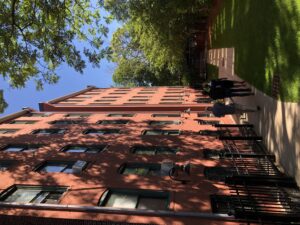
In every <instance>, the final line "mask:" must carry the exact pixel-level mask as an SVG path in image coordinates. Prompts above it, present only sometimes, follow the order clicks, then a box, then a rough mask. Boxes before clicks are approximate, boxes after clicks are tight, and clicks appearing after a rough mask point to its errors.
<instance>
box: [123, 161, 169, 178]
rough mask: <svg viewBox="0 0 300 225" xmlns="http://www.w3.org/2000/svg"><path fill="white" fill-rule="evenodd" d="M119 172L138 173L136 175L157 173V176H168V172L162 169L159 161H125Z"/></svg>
mask: <svg viewBox="0 0 300 225" xmlns="http://www.w3.org/2000/svg"><path fill="white" fill-rule="evenodd" d="M119 172H120V173H121V174H125V175H127V174H136V175H142V176H146V175H155V176H167V175H168V173H166V172H164V173H163V171H162V170H161V165H160V164H159V163H124V164H123V165H122V166H121V167H120V169H119Z"/></svg>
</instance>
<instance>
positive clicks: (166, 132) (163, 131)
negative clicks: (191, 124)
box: [142, 129, 182, 136]
mask: <svg viewBox="0 0 300 225" xmlns="http://www.w3.org/2000/svg"><path fill="white" fill-rule="evenodd" d="M149 131H153V132H156V131H159V132H161V134H150V135H149V134H147V132H149ZM173 131H176V132H177V134H173V135H172V134H169V132H173ZM181 134H182V132H181V131H180V130H169V129H168V130H164V129H147V130H143V131H142V136H156V135H163V136H178V135H181Z"/></svg>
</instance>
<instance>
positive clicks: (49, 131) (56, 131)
mask: <svg viewBox="0 0 300 225" xmlns="http://www.w3.org/2000/svg"><path fill="white" fill-rule="evenodd" d="M65 132H66V129H38V130H34V131H33V132H32V134H47V135H48V134H64V133H65Z"/></svg>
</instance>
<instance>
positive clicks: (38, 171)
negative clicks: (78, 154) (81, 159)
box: [33, 160, 89, 174]
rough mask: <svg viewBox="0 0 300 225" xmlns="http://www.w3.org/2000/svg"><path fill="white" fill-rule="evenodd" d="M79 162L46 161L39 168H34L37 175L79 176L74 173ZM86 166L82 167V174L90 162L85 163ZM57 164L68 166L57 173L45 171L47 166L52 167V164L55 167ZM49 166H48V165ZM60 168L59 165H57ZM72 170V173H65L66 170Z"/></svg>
mask: <svg viewBox="0 0 300 225" xmlns="http://www.w3.org/2000/svg"><path fill="white" fill-rule="evenodd" d="M76 162H77V160H72V161H66V160H61V161H60V160H45V161H43V162H41V163H39V164H38V165H37V166H35V167H34V169H33V171H34V172H37V173H42V174H43V173H65V174H78V173H74V171H73V166H74V165H75V163H76ZM85 162H86V164H85V165H84V166H83V167H82V170H81V172H80V173H82V172H84V170H85V169H86V168H87V167H88V165H89V162H87V161H85ZM55 163H57V164H61V165H62V164H66V166H65V168H63V169H62V170H61V171H55V172H49V171H43V169H44V168H45V167H46V166H51V164H53V165H52V166H55ZM47 164H48V165H47ZM56 166H58V165H56ZM68 169H71V170H72V172H65V171H66V170H68Z"/></svg>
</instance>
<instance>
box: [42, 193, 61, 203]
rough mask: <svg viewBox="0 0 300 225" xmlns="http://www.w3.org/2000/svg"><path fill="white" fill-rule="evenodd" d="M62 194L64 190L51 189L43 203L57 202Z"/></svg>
mask: <svg viewBox="0 0 300 225" xmlns="http://www.w3.org/2000/svg"><path fill="white" fill-rule="evenodd" d="M62 194H63V192H55V191H51V192H50V193H49V194H48V195H47V197H46V198H45V199H44V200H43V201H42V202H41V203H45V204H57V203H58V200H59V199H60V197H61V195H62Z"/></svg>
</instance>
